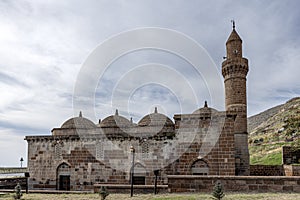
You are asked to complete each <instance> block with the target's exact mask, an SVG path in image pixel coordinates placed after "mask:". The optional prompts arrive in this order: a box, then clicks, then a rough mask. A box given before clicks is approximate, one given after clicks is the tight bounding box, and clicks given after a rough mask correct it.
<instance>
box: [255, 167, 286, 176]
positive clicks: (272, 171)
mask: <svg viewBox="0 0 300 200" xmlns="http://www.w3.org/2000/svg"><path fill="white" fill-rule="evenodd" d="M284 175H285V170H284V169H283V166H282V165H250V176H284Z"/></svg>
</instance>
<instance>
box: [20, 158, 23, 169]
mask: <svg viewBox="0 0 300 200" xmlns="http://www.w3.org/2000/svg"><path fill="white" fill-rule="evenodd" d="M23 161H24V160H23V157H21V159H20V162H21V168H22V164H23Z"/></svg>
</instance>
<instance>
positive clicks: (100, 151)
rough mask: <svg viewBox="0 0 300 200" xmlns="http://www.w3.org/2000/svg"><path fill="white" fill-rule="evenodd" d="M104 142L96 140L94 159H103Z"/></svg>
mask: <svg viewBox="0 0 300 200" xmlns="http://www.w3.org/2000/svg"><path fill="white" fill-rule="evenodd" d="M103 145H104V143H103V141H98V142H97V143H96V159H97V160H103V159H104V147H103Z"/></svg>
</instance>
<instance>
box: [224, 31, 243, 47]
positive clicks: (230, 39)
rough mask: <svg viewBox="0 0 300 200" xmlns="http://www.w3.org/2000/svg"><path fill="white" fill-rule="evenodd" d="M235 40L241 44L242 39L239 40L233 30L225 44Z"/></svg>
mask: <svg viewBox="0 0 300 200" xmlns="http://www.w3.org/2000/svg"><path fill="white" fill-rule="evenodd" d="M236 40H239V41H241V42H242V39H241V38H240V36H239V34H238V33H237V32H236V30H235V29H233V30H232V32H231V34H230V35H229V38H228V39H227V41H226V44H227V43H228V42H231V41H236Z"/></svg>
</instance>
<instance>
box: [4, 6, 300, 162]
mask: <svg viewBox="0 0 300 200" xmlns="http://www.w3.org/2000/svg"><path fill="white" fill-rule="evenodd" d="M299 6H300V2H299V1H297V0H289V1H281V0H265V1H246V0H245V1H244V0H241V1H225V0H224V1H217V0H212V1H201V0H189V1H185V0H164V1H161V0H126V1H125V0H114V1H111V0H94V1H93V0H87V1H81V0H65V1H60V0H44V1H34V0H31V1H29V0H20V1H14V0H12V1H11V0H10V1H8V0H7V1H6V0H2V1H0V60H1V62H0V91H1V98H0V158H1V159H0V167H1V166H20V158H21V157H23V158H24V160H25V161H24V163H23V166H24V165H25V166H26V163H27V162H26V160H27V142H26V141H25V140H24V137H25V136H27V135H50V134H51V130H52V129H53V128H55V127H60V126H61V124H63V122H64V121H66V120H67V119H69V118H70V117H72V116H74V115H78V112H79V110H84V111H83V116H85V117H88V118H89V119H91V120H92V121H94V122H95V123H97V122H98V119H104V118H105V117H107V116H109V115H112V114H113V113H114V112H115V111H114V110H115V109H119V113H120V114H121V115H124V116H125V117H127V118H130V117H132V118H133V121H134V122H136V123H137V122H138V121H139V120H140V119H141V118H142V117H143V116H145V115H146V114H148V113H150V112H153V110H154V107H158V111H159V112H162V113H164V114H166V115H168V116H169V117H170V118H171V119H172V117H173V115H174V114H179V113H192V112H193V111H195V110H196V109H198V108H199V107H202V106H203V102H204V101H205V100H207V101H208V104H209V106H211V107H214V108H216V109H218V110H224V104H225V103H224V92H223V90H224V88H223V87H224V86H223V85H222V84H221V85H220V83H222V81H223V79H222V75H221V63H222V61H223V57H224V56H225V55H226V52H225V42H226V40H227V38H228V36H229V34H230V32H231V31H232V25H231V20H232V19H234V20H235V23H236V30H237V32H238V33H239V35H240V36H241V38H242V40H243V56H244V57H246V58H248V59H249V69H250V70H249V73H248V76H247V86H248V87H247V98H248V99H247V100H248V116H251V115H254V114H257V113H259V112H262V111H264V110H265V109H268V108H271V107H273V106H275V105H278V104H282V103H284V102H285V101H287V100H289V99H291V98H293V97H297V96H300V81H299V74H300V67H299V64H298V62H299V60H300V54H299V52H300V37H299V34H300V12H299V11H298V10H299V9H298V8H299ZM147 28H154V29H156V30H160V29H161V30H168V31H170V32H172V33H177V34H178V35H181V36H185V37H186V38H190V39H191V40H192V41H194V42H196V43H197V44H198V46H200V47H201V48H202V50H203V52H202V54H201V55H202V56H204V57H205V56H206V57H205V58H204V57H201V60H205V59H208V60H209V59H211V62H212V63H214V64H212V63H210V64H208V65H207V67H203V66H202V68H201V69H200V73H199V71H197V70H196V71H195V68H193V65H192V64H191V63H189V62H188V60H185V59H183V58H182V57H180V56H178V55H177V54H174V53H172V52H171V51H165V50H163V49H158V48H154V49H151V48H140V49H138V50H135V51H131V52H127V53H126V54H122V55H118V56H117V57H115V59H114V60H113V61H112V62H111V63H110V64H109V65H107V66H100V65H101V63H99V62H98V61H97V62H95V63H94V64H95V66H96V68H92V69H90V70H89V71H88V74H84V73H85V72H87V71H84V70H83V68H84V66H85V65H86V64H87V63H89V61H90V60H91V59H92V56H91V55H93V53H94V55H96V57H97V58H99V60H100V58H106V57H108V55H109V54H113V53H116V52H117V50H120V49H122V48H125V46H126V45H130V44H137V42H138V41H140V40H143V37H142V36H141V37H132V38H131V39H130V40H127V41H126V40H124V39H123V40H121V42H118V43H115V45H116V46H115V47H116V48H114V49H111V50H110V51H109V52H108V51H103V52H102V53H101V54H100V53H99V52H100V51H99V52H98V54H95V52H96V50H97V49H100V48H102V47H104V46H105V45H104V44H105V42H107V43H109V42H110V41H117V40H116V39H120V38H122V36H124V35H126V34H124V33H128V32H130V31H133V30H144V29H147ZM167 35H168V34H167ZM155 39H157V38H156V37H153V41H155ZM166 39H168V38H166ZM175 44H179V42H177V41H176V40H174V46H176V45H175ZM174 48H175V47H174ZM181 48H184V45H183V46H182V47H181ZM188 53H189V54H193V53H194V51H192V49H190V50H189V52H188ZM199 55H200V54H199ZM202 58H203V59H202ZM207 62H209V61H207ZM98 66H99V68H97V67H98ZM99 69H105V70H104V72H103V73H102V74H100V73H99V72H98V71H99ZM161 70H162V71H161ZM201 70H202V71H201ZM205 70H208V71H207V72H211V73H213V74H214V75H213V77H214V78H215V79H211V77H210V76H208V77H207V76H205V74H206V71H205ZM84 75H85V77H93V78H94V79H93V80H94V82H93V84H94V85H89V83H90V82H89V81H90V80H88V79H89V78H86V79H82V78H81V77H82V76H84ZM80 80H81V82H80ZM215 83H216V84H215ZM214 84H215V85H214ZM78 88H80V89H81V90H80V91H81V92H83V91H92V93H89V95H90V96H89V97H92V99H89V100H91V101H90V102H92V105H90V106H89V107H88V108H91V107H92V109H91V110H87V108H83V107H84V105H81V104H76V105H75V104H74V102H76V99H75V100H74V97H76V95H74V94H76V92H78V90H77V89H78ZM215 88H218V89H221V90H218V92H216V91H212V90H214V89H215ZM219 91H222V92H219ZM80 95H83V93H80ZM80 97H82V98H84V96H80ZM83 102H85V101H83ZM81 106H82V107H81ZM85 110H87V111H86V112H85Z"/></svg>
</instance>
